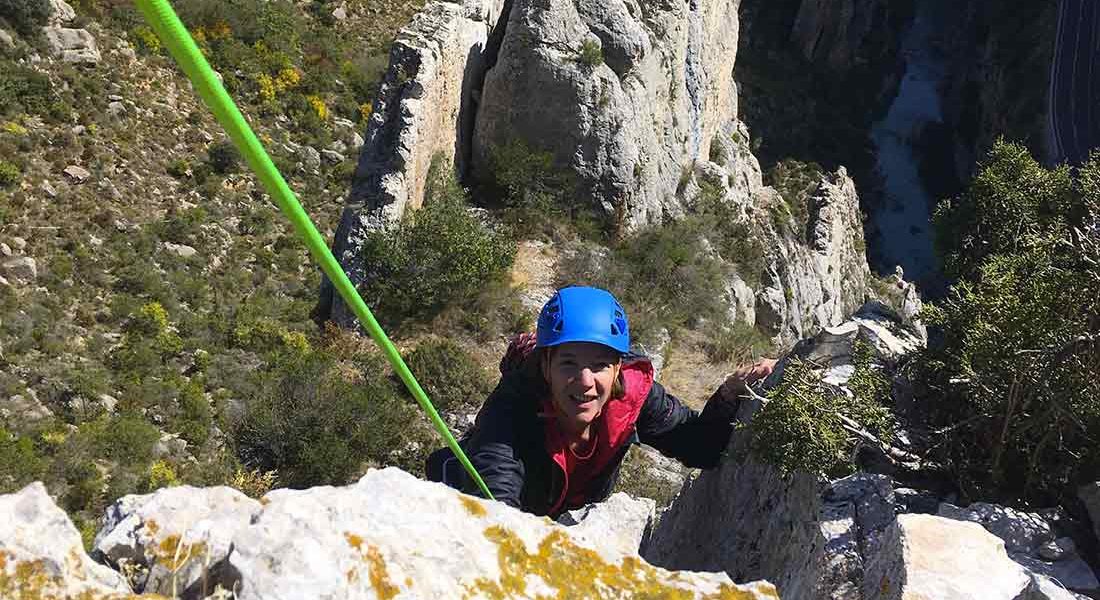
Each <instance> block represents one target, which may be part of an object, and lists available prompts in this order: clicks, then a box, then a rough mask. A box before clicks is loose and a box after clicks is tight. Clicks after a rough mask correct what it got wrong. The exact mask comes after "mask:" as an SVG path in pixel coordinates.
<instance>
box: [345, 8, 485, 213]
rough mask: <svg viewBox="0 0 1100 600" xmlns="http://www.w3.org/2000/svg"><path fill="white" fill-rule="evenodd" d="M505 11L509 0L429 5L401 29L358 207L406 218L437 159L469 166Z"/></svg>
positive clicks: (370, 137) (369, 143)
mask: <svg viewBox="0 0 1100 600" xmlns="http://www.w3.org/2000/svg"><path fill="white" fill-rule="evenodd" d="M502 9H503V0H465V1H463V2H460V3H454V2H429V3H428V4H427V5H426V6H425V7H424V9H423V10H422V11H420V12H419V13H417V15H416V16H415V17H414V18H413V20H412V22H411V23H409V25H408V26H407V27H405V28H404V29H402V30H401V32H400V33H399V34H398V36H397V39H396V40H395V41H394V44H393V48H392V49H391V51H390V69H389V72H388V74H387V76H386V79H385V80H384V81H383V84H382V89H381V91H380V92H379V96H378V99H377V101H376V102H375V106H374V112H373V114H372V115H371V118H370V124H369V125H368V127H367V133H366V136H365V141H364V146H363V149H362V153H361V154H360V158H359V167H358V169H357V171H356V177H355V179H356V183H355V186H354V187H353V189H352V193H351V199H350V201H351V203H352V204H359V203H363V204H365V205H366V208H367V209H368V210H381V211H382V213H383V215H384V216H385V218H394V217H400V216H401V214H403V213H404V210H405V208H406V206H408V207H409V208H413V209H415V208H416V207H418V206H419V205H420V203H421V201H422V200H423V196H424V183H425V180H426V179H427V175H428V169H429V167H430V166H431V162H432V159H433V158H434V157H435V156H436V155H437V154H439V155H442V157H443V158H444V159H445V161H446V162H447V163H452V162H453V163H454V164H455V165H456V167H457V168H458V170H459V172H461V171H462V170H463V169H464V167H465V162H466V156H464V155H463V154H462V152H461V149H462V148H468V147H469V140H468V136H469V133H470V129H471V127H472V124H473V115H474V103H475V99H474V95H473V91H474V89H476V88H475V86H477V85H478V83H479V82H480V79H481V76H482V73H483V71H484V69H485V63H484V61H485V60H486V58H487V57H486V56H485V47H486V44H487V43H488V40H489V33H490V31H491V30H492V28H493V27H494V25H495V24H496V22H497V19H498V18H499V17H500V14H501V11H502ZM375 216H377V215H375Z"/></svg>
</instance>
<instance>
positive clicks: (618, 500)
mask: <svg viewBox="0 0 1100 600" xmlns="http://www.w3.org/2000/svg"><path fill="white" fill-rule="evenodd" d="M655 517H656V504H655V503H654V502H653V500H650V499H649V498H633V497H631V496H630V495H628V494H625V493H623V492H616V493H614V494H612V495H611V496H610V497H608V499H607V500H605V501H603V502H599V503H596V504H589V505H587V506H583V507H581V508H578V509H576V510H571V511H569V512H567V513H565V514H563V515H562V516H560V517H558V523H561V524H562V525H567V526H569V533H571V534H573V535H575V536H579V537H580V538H583V539H585V540H588V542H589V543H590V544H592V545H598V546H599V547H601V548H606V549H613V550H617V551H619V552H622V553H623V554H631V553H635V554H636V553H637V552H638V549H639V548H641V547H642V543H643V542H644V540H645V539H646V537H647V536H648V535H649V529H650V527H651V526H652V525H653V520H654V518H655Z"/></svg>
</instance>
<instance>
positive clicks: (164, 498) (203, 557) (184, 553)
mask: <svg viewBox="0 0 1100 600" xmlns="http://www.w3.org/2000/svg"><path fill="white" fill-rule="evenodd" d="M259 510H260V503H259V502H257V501H255V500H253V499H251V498H249V497H248V496H245V495H244V494H242V493H241V492H239V491H237V490H234V489H232V488H228V487H213V488H194V487H190V486H180V487H172V488H165V489H161V490H158V491H157V492H155V493H152V494H147V495H143V496H124V497H122V498H120V499H119V500H118V501H116V502H115V503H114V504H112V505H111V506H110V507H108V509H107V514H106V516H105V518H104V524H103V527H102V528H101V529H100V531H99V534H98V535H97V536H96V540H95V548H94V552H95V553H96V555H97V556H102V557H104V558H105V559H106V560H107V561H109V562H110V564H112V565H115V566H120V565H122V564H124V563H126V562H128V563H130V564H132V565H139V566H140V567H142V571H143V574H142V575H139V576H138V577H136V580H135V581H134V582H133V583H134V587H135V588H136V590H137V591H139V592H144V593H159V594H164V595H173V593H174V592H176V593H180V594H189V595H190V594H195V593H199V592H204V594H205V593H210V592H213V590H214V586H215V585H216V584H218V583H221V584H223V587H225V588H227V589H231V588H232V580H231V579H228V578H227V576H225V575H224V574H223V573H222V566H223V562H224V560H225V558H226V556H228V554H229V551H230V548H231V546H230V544H231V540H232V539H233V536H234V535H235V534H236V533H237V532H238V531H240V530H242V529H243V528H245V527H247V526H248V524H249V522H250V520H251V518H252V516H253V515H255V514H256V513H257V512H259Z"/></svg>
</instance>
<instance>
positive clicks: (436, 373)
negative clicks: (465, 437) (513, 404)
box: [405, 338, 497, 411]
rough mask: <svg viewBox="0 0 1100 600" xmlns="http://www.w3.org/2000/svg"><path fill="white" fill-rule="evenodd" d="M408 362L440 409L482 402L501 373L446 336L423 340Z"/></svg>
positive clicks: (409, 355)
mask: <svg viewBox="0 0 1100 600" xmlns="http://www.w3.org/2000/svg"><path fill="white" fill-rule="evenodd" d="M405 362H406V364H408V366H409V369H410V370H411V371H412V373H413V375H414V376H415V377H416V379H417V381H419V382H420V385H421V386H422V387H423V388H424V391H425V392H426V393H427V394H428V398H429V399H430V400H431V401H432V404H434V405H435V407H436V409H437V410H440V411H445V410H454V409H456V408H459V407H461V406H480V405H481V403H482V402H484V400H485V398H487V397H488V396H489V392H491V391H493V387H494V386H495V385H496V382H497V377H496V374H495V373H489V372H487V371H486V370H485V369H484V368H482V366H481V365H479V364H477V362H475V361H474V360H473V358H471V357H470V355H469V354H468V353H467V352H466V351H465V350H463V349H462V347H461V346H459V345H458V344H456V343H455V342H453V341H452V340H449V339H446V338H433V339H430V340H427V341H424V342H422V343H421V344H420V345H418V346H417V347H416V349H415V350H413V351H412V352H410V353H409V354H408V355H407V356H405Z"/></svg>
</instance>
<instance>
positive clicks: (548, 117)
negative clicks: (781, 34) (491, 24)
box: [473, 0, 739, 229]
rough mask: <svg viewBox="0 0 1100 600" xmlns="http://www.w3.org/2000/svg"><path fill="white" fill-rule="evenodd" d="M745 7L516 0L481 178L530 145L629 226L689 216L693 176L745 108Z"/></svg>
mask: <svg viewBox="0 0 1100 600" xmlns="http://www.w3.org/2000/svg"><path fill="white" fill-rule="evenodd" d="M738 4H739V0H709V1H706V2H698V3H688V4H681V3H653V2H638V1H637V0H612V1H610V2H607V1H597V0H581V1H578V2H573V1H568V0H549V1H535V0H516V2H515V4H514V5H513V7H512V10H511V15H510V17H509V19H508V24H507V29H506V31H505V34H504V39H503V44H502V46H501V49H500V55H499V58H498V60H497V62H496V65H495V66H494V67H493V68H492V69H491V70H490V71H489V72H488V74H487V75H486V78H485V88H484V91H483V93H482V101H481V105H480V107H479V110H478V113H477V125H476V129H475V133H474V147H473V166H474V172H475V175H479V176H483V175H485V174H487V173H489V170H490V164H491V159H492V155H493V153H494V151H495V149H497V148H502V147H504V146H506V145H507V144H509V143H512V142H514V141H522V142H524V143H525V144H526V145H527V146H528V147H530V148H532V149H534V150H536V151H541V152H549V153H550V154H551V155H552V156H553V158H554V161H555V164H556V165H557V166H558V167H560V168H562V169H568V170H570V171H572V172H573V173H575V174H576V175H577V176H578V179H579V186H580V189H579V190H578V193H579V197H581V198H584V199H586V200H587V199H592V202H593V206H594V207H595V208H597V209H599V208H603V210H605V211H607V212H608V213H609V214H610V215H611V216H613V217H615V218H617V219H619V220H620V225H622V226H624V227H625V228H627V229H631V228H634V227H636V226H639V225H642V224H646V223H655V222H660V221H661V220H662V219H664V218H665V217H666V216H667V215H676V214H679V213H681V212H682V210H683V208H682V206H680V200H678V199H677V196H678V192H682V191H683V190H682V185H683V183H682V182H683V177H684V175H685V173H687V174H690V173H691V171H692V167H693V165H694V164H695V163H696V162H702V161H705V160H707V158H708V157H709V155H710V147H711V143H712V140H713V138H714V137H715V136H716V135H718V134H719V132H720V131H721V130H722V128H723V127H724V126H726V125H727V124H728V123H729V122H730V121H731V120H732V119H734V118H735V117H736V114H737V102H736V94H735V89H734V86H733V70H732V66H733V64H734V61H735V59H736V56H737V39H738V38H737V30H738V19H737V8H738ZM535 98H537V99H538V101H532V99H535Z"/></svg>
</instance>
